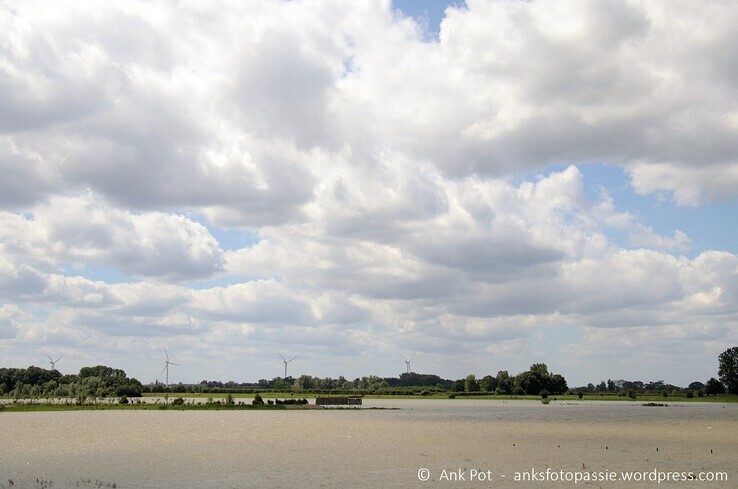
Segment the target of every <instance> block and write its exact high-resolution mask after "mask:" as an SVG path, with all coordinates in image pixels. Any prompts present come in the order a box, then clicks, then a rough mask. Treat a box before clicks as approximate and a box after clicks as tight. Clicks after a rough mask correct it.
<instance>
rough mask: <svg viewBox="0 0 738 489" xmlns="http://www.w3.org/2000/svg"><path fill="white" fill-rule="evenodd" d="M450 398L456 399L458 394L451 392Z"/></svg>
mask: <svg viewBox="0 0 738 489" xmlns="http://www.w3.org/2000/svg"><path fill="white" fill-rule="evenodd" d="M448 398H449V399H456V394H449V395H448Z"/></svg>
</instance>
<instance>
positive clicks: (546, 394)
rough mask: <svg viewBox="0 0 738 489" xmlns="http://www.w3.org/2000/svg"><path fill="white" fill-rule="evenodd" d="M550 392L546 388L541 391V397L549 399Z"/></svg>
mask: <svg viewBox="0 0 738 489" xmlns="http://www.w3.org/2000/svg"><path fill="white" fill-rule="evenodd" d="M548 394H549V392H548V391H547V390H546V389H543V390H542V391H541V392H540V396H541V399H548Z"/></svg>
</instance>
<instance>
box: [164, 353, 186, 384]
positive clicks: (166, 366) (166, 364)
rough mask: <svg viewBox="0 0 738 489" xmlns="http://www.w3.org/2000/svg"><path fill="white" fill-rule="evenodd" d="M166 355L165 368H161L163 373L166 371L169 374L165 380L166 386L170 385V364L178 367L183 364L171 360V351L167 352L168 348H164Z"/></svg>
mask: <svg viewBox="0 0 738 489" xmlns="http://www.w3.org/2000/svg"><path fill="white" fill-rule="evenodd" d="M164 355H166V357H167V359H166V360H164V368H163V369H161V373H164V372H165V371H166V373H167V376H166V380H165V381H164V386H165V387H169V366H170V365H176V366H177V367H181V365H180V364H178V363H174V362H170V361H169V353H168V352H167V349H166V348H164Z"/></svg>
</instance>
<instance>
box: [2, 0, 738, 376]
mask: <svg viewBox="0 0 738 489" xmlns="http://www.w3.org/2000/svg"><path fill="white" fill-rule="evenodd" d="M65 3H66V2H52V1H49V2H26V1H20V0H19V1H14V0H3V1H0V172H1V173H0V175H1V177H0V359H1V360H0V364H2V365H12V366H27V365H30V364H35V365H39V366H43V365H46V363H45V357H44V356H43V355H44V353H46V352H48V353H50V354H63V355H64V359H63V360H62V361H61V362H60V363H59V365H58V366H59V368H60V370H62V371H63V372H72V371H76V370H77V369H78V368H79V367H80V366H82V365H90V364H98V363H104V364H108V365H112V366H116V367H120V368H124V369H125V370H126V371H128V372H129V373H131V374H132V375H135V376H136V377H138V378H139V379H141V380H143V381H153V380H154V378H156V377H157V376H159V372H160V370H161V363H162V361H163V358H162V357H163V352H162V347H163V346H166V347H167V348H168V349H169V351H170V353H171V354H172V357H173V360H174V361H177V362H178V363H181V364H182V365H183V366H182V367H181V368H177V369H176V370H174V369H173V370H172V374H171V378H172V380H174V381H180V380H181V381H199V380H201V379H203V378H208V379H223V380H225V379H235V380H256V379H259V378H262V377H267V378H271V377H275V376H277V375H279V374H280V372H281V365H280V360H279V358H278V357H277V355H276V353H275V350H279V351H282V352H283V353H284V354H285V355H287V354H289V355H298V356H299V358H298V360H295V362H293V363H292V364H291V373H294V374H301V373H309V374H312V375H320V376H338V375H345V376H347V377H355V376H359V375H366V374H378V375H383V376H384V375H396V374H397V373H399V372H401V371H402V370H403V369H404V363H403V362H402V359H401V358H400V353H401V352H403V353H409V352H417V357H416V360H415V361H414V370H415V371H419V372H433V373H438V374H440V375H442V376H445V377H460V376H462V375H466V374H467V373H469V372H475V373H477V374H479V375H483V374H486V373H490V372H491V373H495V372H497V370H499V369H507V370H510V371H519V370H521V369H523V368H525V367H527V366H528V365H530V364H531V363H533V362H537V361H545V362H547V363H548V364H549V367H550V368H552V369H553V370H555V371H559V372H562V373H563V374H564V375H565V376H566V377H567V378H568V379H569V381H570V384H576V385H579V384H582V383H586V382H589V381H597V380H600V379H603V378H604V379H607V378H613V379H617V378H642V379H645V380H655V379H664V380H666V381H669V382H673V383H679V384H685V383H688V382H690V381H693V380H703V381H704V380H705V379H706V378H708V377H709V376H711V375H715V373H716V363H717V362H716V356H717V354H718V353H719V352H721V351H722V350H724V349H725V348H726V347H728V346H733V345H735V344H738V246H737V245H736V243H738V226H737V224H738V217H737V216H738V102H737V101H738V29H736V27H735V19H736V18H738V4H736V3H735V2H709V3H705V2H692V1H683V2H680V1H675V2H647V1H646V2H608V1H602V2H597V1H594V2H593V1H572V2H545V1H534V2H517V1H495V2H488V1H483V0H468V1H467V2H466V3H463V2H453V3H451V4H447V3H442V2H421V1H420V0H417V1H412V0H403V1H396V2H393V3H390V2H389V1H386V0H385V1H369V0H367V1H351V2H344V1H331V0H325V1H300V0H295V1H289V2H280V1H256V0H255V1H249V2H190V1H178V2H175V1H159V2H152V1H146V2H137V1H123V2H89V3H84V2H74V3H71V2H69V3H66V4H65Z"/></svg>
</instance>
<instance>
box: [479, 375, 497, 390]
mask: <svg viewBox="0 0 738 489" xmlns="http://www.w3.org/2000/svg"><path fill="white" fill-rule="evenodd" d="M479 388H480V389H481V390H483V391H484V392H494V390H495V389H496V388H497V379H495V378H494V377H492V376H491V375H485V376H484V377H482V380H480V381H479Z"/></svg>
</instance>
